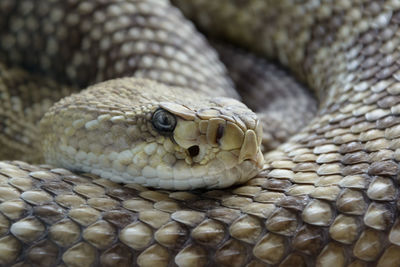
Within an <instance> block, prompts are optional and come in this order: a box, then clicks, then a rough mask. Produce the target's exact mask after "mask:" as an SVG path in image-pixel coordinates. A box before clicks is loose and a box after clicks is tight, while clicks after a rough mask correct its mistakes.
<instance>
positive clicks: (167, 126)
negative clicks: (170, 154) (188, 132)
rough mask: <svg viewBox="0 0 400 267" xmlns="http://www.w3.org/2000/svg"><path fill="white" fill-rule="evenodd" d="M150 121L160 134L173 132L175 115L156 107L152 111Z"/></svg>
mask: <svg viewBox="0 0 400 267" xmlns="http://www.w3.org/2000/svg"><path fill="white" fill-rule="evenodd" d="M152 122H153V126H154V128H155V129H156V130H158V131H159V132H160V133H162V134H169V133H171V132H173V131H174V129H175V125H176V119H175V116H174V115H173V114H171V113H169V112H168V111H166V110H164V109H158V110H156V111H155V112H154V114H153V118H152Z"/></svg>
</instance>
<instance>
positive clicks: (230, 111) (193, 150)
mask: <svg viewBox="0 0 400 267" xmlns="http://www.w3.org/2000/svg"><path fill="white" fill-rule="evenodd" d="M205 99H207V98H205ZM205 99H203V101H206V102H207V104H208V105H205V106H203V107H201V108H198V109H197V108H196V107H194V106H191V105H190V103H188V104H187V105H185V104H178V103H176V102H161V103H160V104H159V109H158V110H157V111H156V112H155V114H157V113H159V112H165V113H167V114H169V115H168V116H173V117H174V120H175V127H174V129H173V131H171V133H170V139H171V140H172V142H173V143H174V144H175V149H176V151H177V152H178V153H181V155H182V156H181V158H182V159H181V162H176V163H175V165H174V168H175V169H176V171H175V172H174V177H173V178H174V179H176V181H179V179H185V178H187V177H190V179H191V184H192V185H193V187H216V188H223V187H228V186H230V185H232V184H236V183H243V182H245V181H247V180H248V179H249V178H251V177H252V176H254V175H255V174H256V173H257V172H258V171H259V169H260V168H262V165H263V160H264V159H263V155H262V152H261V149H260V146H261V137H262V128H261V123H260V122H259V121H258V119H257V118H256V116H255V114H254V113H253V112H252V111H250V110H249V109H248V108H247V107H246V106H245V105H244V104H242V103H241V102H239V101H237V100H235V99H231V98H224V97H214V98H212V97H211V98H208V99H207V100H205ZM153 118H154V117H153ZM155 128H156V127H155ZM179 170H180V171H179Z"/></svg>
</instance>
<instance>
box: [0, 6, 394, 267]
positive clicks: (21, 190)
mask: <svg viewBox="0 0 400 267" xmlns="http://www.w3.org/2000/svg"><path fill="white" fill-rule="evenodd" d="M174 2H179V1H174ZM181 2H183V1H181ZM10 3H11V6H12V3H13V2H12V1H6V2H4V3H2V5H3V6H2V8H4V6H7V5H8V4H10ZM71 3H74V2H73V1H71ZM191 3H193V4H194V6H195V7H201V9H197V11H196V12H197V13H196V14H197V15H198V16H199V17H201V15H202V16H203V17H202V19H201V20H199V21H198V23H200V24H203V27H204V28H205V27H206V26H209V27H212V26H215V25H217V26H218V27H214V29H216V30H217V33H218V34H222V33H224V32H226V33H227V36H228V37H230V38H233V39H235V38H236V39H239V40H237V42H239V43H241V44H242V45H252V44H253V50H254V51H257V52H259V53H263V54H265V55H267V56H270V57H275V58H277V59H279V60H280V61H281V63H282V64H283V65H287V66H289V67H290V69H291V70H292V71H293V72H295V73H296V74H297V75H298V76H299V78H300V79H302V80H303V81H306V82H307V83H308V84H309V85H310V86H311V88H313V89H314V90H315V91H318V95H319V97H321V99H322V101H321V104H320V105H321V109H320V111H319V113H318V116H317V117H316V118H315V119H314V120H312V121H311V122H310V124H309V125H308V126H307V127H306V128H305V129H304V130H302V131H301V132H300V133H299V134H297V135H295V136H294V137H293V138H292V139H291V140H290V141H289V142H287V143H286V144H284V145H283V146H280V147H279V149H278V150H276V151H274V152H273V153H271V154H268V155H267V157H266V159H267V164H268V168H267V169H266V170H265V171H264V172H263V173H261V174H260V175H259V176H258V177H256V178H254V179H252V180H250V181H249V182H248V183H247V184H245V185H243V186H240V187H237V188H234V189H227V190H215V191H208V192H201V191H196V192H188V193H184V192H169V191H163V190H161V191H153V190H150V189H146V188H143V187H141V186H137V185H125V186H123V185H117V184H114V183H112V182H109V181H105V180H103V179H98V178H96V177H93V176H90V175H87V176H82V175H78V174H73V173H71V172H69V171H66V170H62V169H52V168H51V167H50V166H33V165H29V164H27V163H23V162H0V201H1V204H0V234H1V236H0V247H1V248H3V249H1V250H0V264H3V265H12V264H15V266H30V265H35V264H40V265H47V266H57V265H62V266H63V265H67V266H78V265H79V266H96V265H104V266H112V265H116V264H118V265H121V266H130V265H133V264H135V265H139V266H175V265H178V266H204V265H234V266H265V265H266V264H268V265H280V266H313V265H317V266H329V265H331V266H332V265H334V266H368V265H378V266H396V265H398V264H399V262H400V256H399V255H400V219H399V218H398V209H399V208H398V207H399V203H398V198H399V192H398V191H399V190H398V189H399V187H398V182H399V181H398V178H397V176H398V175H397V174H398V161H399V160H400V150H399V145H398V137H399V136H400V128H399V127H398V119H397V118H398V114H399V107H398V100H397V99H396V96H397V95H398V94H399V93H400V90H399V86H398V74H397V71H398V63H397V59H395V58H396V57H398V55H397V54H396V51H395V49H396V47H397V45H396V42H397V39H396V34H398V29H397V25H398V23H399V19H398V18H399V11H397V10H398V9H399V5H398V4H397V2H396V1H386V2H383V1H382V2H376V1H365V3H363V4H360V3H358V2H357V3H355V4H354V5H350V4H348V2H346V1H338V2H337V3H330V2H324V3H322V4H319V3H318V5H315V4H314V5H311V4H310V5H308V6H307V5H305V4H304V3H292V2H290V1H289V2H286V1H281V2H279V3H278V2H277V6H271V7H269V6H267V5H266V3H267V2H264V1H249V2H245V1H239V0H238V1H224V0H222V1H218V2H216V1H211V2H207V1H202V0H192V1H185V2H184V4H185V8H184V10H186V11H187V13H190V6H189V5H190V4H191ZM314 3H315V2H314ZM181 4H182V3H181ZM43 5H46V4H43ZM71 5H74V4H71ZM384 5H385V6H384ZM229 6H231V7H233V8H234V9H233V10H234V12H231V13H228V12H224V10H225V11H226V10H228V11H229V10H232V9H229V8H227V7H229ZM238 7H240V9H237V8H238ZM82 8H83V9H85V8H84V7H82ZM86 8H87V7H86ZM208 8H210V9H208ZM389 9H393V12H388V11H387V10H389ZM3 10H6V11H7V12H10V10H8V9H7V8H4V9H3ZM199 10H204V11H203V12H200V11H199ZM249 10H250V11H249ZM237 14H239V15H237ZM335 14H340V16H343V17H340V16H339V17H336V16H334V15H335ZM54 16H55V17H56V18H57V14H56V15H54ZM7 17H8V15H7ZM257 17H260V19H259V20H258V19H256V18H257ZM331 17H333V18H332V19H331ZM210 18H212V19H210ZM342 18H343V20H342ZM83 21H84V20H83ZM318 21H324V24H323V25H321V28H320V29H316V26H313V25H316V24H315V23H316V22H318ZM366 21H373V22H372V23H371V24H365V22H366ZM363 23H364V24H363ZM210 24H211V25H210ZM0 25H1V26H0V27H1V28H2V27H3V25H4V22H3V21H1V20H0ZM63 25H64V24H63ZM82 25H83V26H84V25H85V23H83V22H82ZM268 25H271V26H270V27H268ZM83 26H82V27H83ZM224 27H225V29H223V28H224ZM342 27H344V28H342ZM345 27H348V28H345ZM349 29H356V30H358V31H359V32H358V33H357V34H358V35H357V36H356V37H357V38H355V39H351V38H350V37H351V36H352V35H351V34H349V33H348V32H346V31H348V30H349ZM391 31H393V33H391ZM49 32H50V33H52V32H51V29H49ZM313 32H314V33H315V35H312V34H311V33H313ZM346 33H347V34H346ZM318 34H319V35H318ZM20 38H22V40H23V37H20ZM314 38H315V39H314ZM3 40H4V39H3ZM23 43H24V42H22V44H23ZM39 50H42V49H39ZM306 51H313V52H312V53H313V54H314V55H313V56H312V57H309V56H310V55H307V56H306V54H307V53H306ZM93 53H94V52H93ZM310 53H311V52H310ZM33 54H36V53H33ZM21 55H22V54H21ZM33 56H34V55H33ZM13 57H15V58H17V59H18V57H20V55H19V54H17V53H15V52H13V53H11V54H10V58H13ZM391 57H393V58H391ZM57 59H58V58H57ZM328 59H329V60H328ZM35 60H36V59H35ZM108 60H109V61H113V60H114V58H112V59H108ZM44 61H46V60H44ZM44 63H45V64H44V67H46V62H44ZM57 64H58V63H57ZM46 68H47V67H46ZM57 68H58V67H55V69H57ZM118 68H119V67H116V70H118ZM78 69H79V67H78ZM112 73H113V72H112V70H111V71H110V72H109V73H107V75H112ZM107 77H108V76H107ZM83 78H85V77H83ZM221 83H224V82H222V81H221ZM228 83H229V82H228ZM6 92H7V91H6Z"/></svg>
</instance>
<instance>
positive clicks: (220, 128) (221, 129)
mask: <svg viewBox="0 0 400 267" xmlns="http://www.w3.org/2000/svg"><path fill="white" fill-rule="evenodd" d="M224 128H225V127H224V126H223V125H222V124H220V125H218V129H217V136H216V140H215V141H216V143H218V144H219V140H220V139H221V138H222V136H223V135H224Z"/></svg>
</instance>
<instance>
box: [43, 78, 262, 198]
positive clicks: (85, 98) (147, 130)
mask: <svg viewBox="0 0 400 267" xmlns="http://www.w3.org/2000/svg"><path fill="white" fill-rule="evenodd" d="M41 129H42V130H41V132H42V135H43V138H42V139H43V145H42V147H43V152H44V157H45V159H46V161H47V163H49V164H53V165H56V166H60V167H64V168H68V169H72V170H76V171H84V172H90V173H94V174H97V175H99V176H101V177H103V178H108V179H111V180H113V181H115V182H122V183H131V182H134V183H139V184H142V185H145V186H149V187H157V188H164V189H177V190H186V189H194V188H224V187H228V186H231V185H233V184H237V183H243V182H245V181H247V180H248V179H250V178H252V177H254V176H255V175H256V174H257V173H258V172H259V171H260V169H261V168H262V165H263V160H264V159H263V155H262V153H261V149H260V146H261V139H262V129H261V123H260V122H259V121H258V119H257V117H256V115H255V113H253V112H252V111H251V110H250V109H248V108H247V107H246V106H245V105H244V104H242V103H241V102H239V101H237V100H235V99H231V98H225V97H214V96H209V95H205V94H203V93H196V92H193V91H191V90H187V89H183V88H178V87H168V86H165V85H161V84H159V83H156V82H151V81H148V80H142V79H134V78H123V79H115V80H111V81H107V82H103V83H99V84H97V85H94V86H92V87H89V88H88V89H87V90H84V91H82V92H81V93H79V94H76V95H72V96H70V97H67V98H65V99H63V100H61V101H60V102H58V103H56V104H55V105H54V106H53V107H52V108H51V109H50V110H49V112H48V113H46V115H45V116H44V118H43V119H42V121H41Z"/></svg>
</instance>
